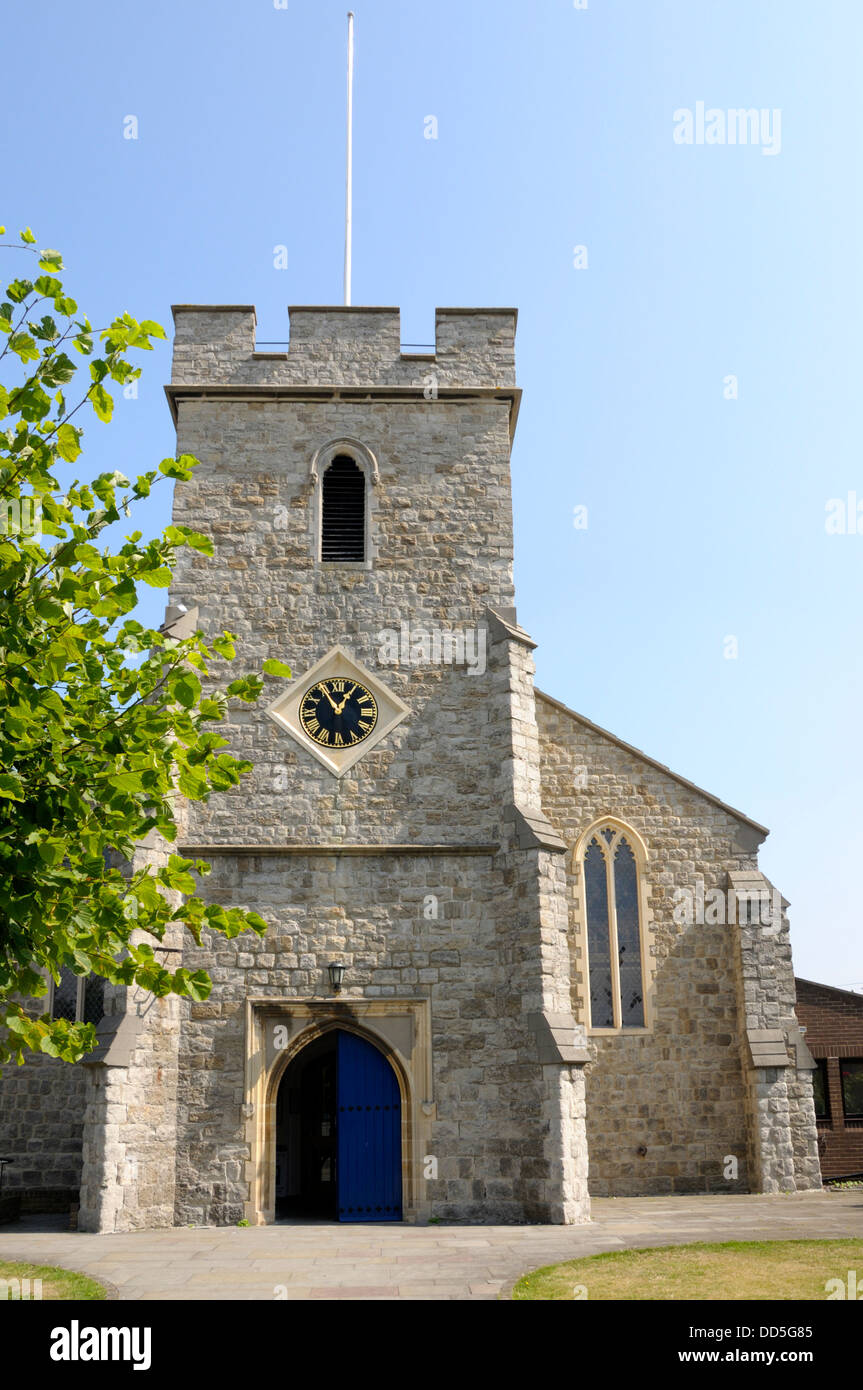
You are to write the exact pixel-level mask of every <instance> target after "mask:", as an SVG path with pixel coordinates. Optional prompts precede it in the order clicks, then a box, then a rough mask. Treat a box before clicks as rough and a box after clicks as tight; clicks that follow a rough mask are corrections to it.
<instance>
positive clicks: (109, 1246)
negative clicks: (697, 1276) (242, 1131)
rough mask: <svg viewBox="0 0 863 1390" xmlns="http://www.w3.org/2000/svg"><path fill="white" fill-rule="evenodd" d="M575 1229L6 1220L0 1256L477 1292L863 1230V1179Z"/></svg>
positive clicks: (190, 1281) (242, 1286)
mask: <svg viewBox="0 0 863 1390" xmlns="http://www.w3.org/2000/svg"><path fill="white" fill-rule="evenodd" d="M592 1214H593V1220H592V1221H591V1222H589V1223H588V1224H586V1225H581V1226H422V1227H419V1226H400V1225H397V1224H393V1225H390V1224H387V1225H383V1226H361V1225H356V1226H340V1225H338V1224H336V1223H332V1224H320V1225H313V1224H310V1223H307V1222H304V1223H301V1224H300V1223H298V1224H296V1225H294V1224H292V1223H287V1222H286V1223H284V1224H279V1225H276V1226H262V1227H257V1228H253V1227H247V1228H243V1229H237V1228H233V1227H230V1228H229V1227H219V1228H206V1229H196V1230H189V1229H187V1228H183V1229H174V1230H167V1231H139V1232H135V1233H132V1234H124V1235H101V1236H100V1235H85V1234H83V1233H82V1232H77V1231H56V1230H55V1231H47V1230H45V1229H44V1224H43V1225H42V1226H41V1228H40V1229H33V1230H31V1229H28V1228H27V1225H26V1224H25V1223H22V1224H21V1225H19V1226H13V1227H2V1228H0V1259H17V1260H30V1261H34V1262H36V1263H39V1264H57V1265H62V1266H65V1267H66V1268H67V1269H76V1270H80V1271H81V1272H82V1273H85V1274H90V1275H92V1276H93V1278H94V1279H100V1278H101V1279H104V1280H106V1281H107V1282H108V1283H109V1284H113V1285H114V1286H115V1287H116V1288H117V1290H118V1293H119V1297H120V1298H121V1299H124V1300H139V1299H140V1300H154V1299H167V1300H172V1301H173V1300H205V1301H210V1300H222V1301H223V1300H235V1299H242V1300H255V1299H260V1300H266V1301H270V1300H272V1299H274V1297H275V1294H276V1287H277V1286H278V1285H282V1286H284V1292H283V1294H282V1296H283V1297H284V1296H285V1294H286V1295H287V1299H288V1301H289V1302H295V1301H297V1300H301V1299H326V1300H335V1299H340V1300H341V1299H350V1300H357V1299H370V1300H386V1299H390V1300H393V1299H429V1300H444V1299H445V1300H452V1299H465V1300H484V1299H495V1298H500V1297H507V1296H508V1293H509V1290H510V1288H511V1286H512V1284H513V1282H514V1281H515V1280H516V1279H518V1278H519V1276H520V1275H522V1274H524V1273H526V1272H527V1271H528V1270H530V1269H536V1268H538V1267H539V1266H541V1265H546V1264H554V1263H556V1262H557V1261H560V1260H571V1259H577V1258H578V1257H579V1256H581V1255H595V1254H599V1253H600V1252H601V1251H604V1250H621V1249H631V1248H633V1247H638V1246H644V1245H680V1244H686V1243H688V1242H690V1241H699V1240H714V1241H717V1240H718V1241H723V1240H795V1239H798V1240H802V1239H805V1238H822V1239H823V1238H830V1237H833V1238H836V1237H843V1236H857V1237H860V1238H863V1190H857V1191H845V1192H841V1193H838V1192H834V1193H827V1192H816V1193H798V1194H794V1195H789V1196H769V1197H768V1196H739V1195H738V1196H728V1197H724V1196H710V1197H708V1196H705V1197H672V1198H669V1197H625V1198H620V1197H618V1198H601V1199H595V1200H594V1202H593V1205H592Z"/></svg>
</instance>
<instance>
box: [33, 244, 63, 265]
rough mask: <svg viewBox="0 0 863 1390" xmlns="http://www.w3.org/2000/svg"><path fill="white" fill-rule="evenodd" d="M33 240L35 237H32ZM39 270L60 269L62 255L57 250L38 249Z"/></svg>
mask: <svg viewBox="0 0 863 1390" xmlns="http://www.w3.org/2000/svg"><path fill="white" fill-rule="evenodd" d="M34 240H35V238H34ZM39 269H40V270H62V269H63V257H62V255H61V253H60V252H59V251H48V250H46V251H40V252H39Z"/></svg>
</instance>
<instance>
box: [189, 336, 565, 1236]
mask: <svg viewBox="0 0 863 1390" xmlns="http://www.w3.org/2000/svg"><path fill="white" fill-rule="evenodd" d="M176 322H177V343H176V358H175V371H174V380H175V383H178V385H177V386H176V390H175V399H176V405H177V411H178V449H179V451H182V452H190V453H193V454H196V455H197V456H198V457H199V458H200V459H201V460H202V465H201V468H200V469H198V470H197V472H196V475H195V478H194V481H193V482H192V483H190V484H188V485H184V486H182V487H178V488H177V490H176V496H175V511H174V517H175V521H177V522H178V523H180V524H186V525H191V526H194V527H195V528H196V529H199V530H203V531H206V532H208V533H209V534H211V535H212V536H213V539H214V542H215V555H214V557H212V558H210V559H204V558H203V557H200V556H197V555H195V554H193V553H192V552H188V551H184V552H181V553H180V558H179V563H178V566H177V569H176V573H175V583H174V586H173V587H172V591H171V598H172V602H173V603H182V604H185V605H186V606H187V607H188V608H192V607H196V608H197V609H198V614H199V622H200V625H201V626H202V627H203V628H204V630H205V631H209V632H215V631H219V630H221V629H222V628H223V627H227V628H229V629H230V630H231V631H232V632H234V633H236V634H237V637H238V642H237V646H238V648H239V650H240V651H241V653H242V657H241V661H242V663H243V667H244V669H245V668H252V667H256V666H258V665H259V663H260V662H261V661H262V660H264V659H266V658H267V657H276V658H278V659H280V660H282V661H287V662H288V663H289V664H290V665H291V667H292V669H293V671H294V673H295V675H296V676H301V675H302V673H303V672H304V671H305V670H306V669H308V668H309V667H310V666H312V665H313V664H314V663H315V662H316V661H318V659H319V658H321V657H322V656H323V655H325V654H326V652H327V651H328V650H329V649H330V648H331V647H332V646H334V645H336V644H340V645H342V646H343V647H345V648H347V650H348V651H349V652H350V653H351V654H352V655H353V656H354V657H355V658H356V659H358V660H359V661H360V662H362V663H364V664H365V665H366V666H368V667H369V668H370V669H371V670H372V671H374V672H375V674H376V675H377V676H378V677H379V678H380V679H381V680H382V681H384V682H385V683H386V684H387V685H389V686H390V688H391V689H392V690H393V691H394V693H395V694H396V695H398V696H399V697H400V698H401V699H403V700H404V701H406V702H407V704H408V706H409V708H410V715H409V717H408V718H407V719H405V721H404V722H403V723H402V724H400V725H399V726H398V728H396V729H395V731H394V732H393V733H391V734H389V735H388V736H387V737H386V738H385V739H384V740H383V741H382V742H381V743H379V744H378V745H377V746H375V747H374V748H373V749H372V750H371V751H370V752H369V753H368V754H367V755H366V756H365V757H363V758H361V760H360V761H359V762H358V763H357V764H356V765H355V766H354V767H353V768H352V769H351V770H350V771H349V772H348V773H346V774H345V775H344V776H343V777H342V778H341V779H338V780H337V779H335V778H333V776H332V775H331V774H330V773H329V772H328V771H327V770H326V769H324V768H322V767H321V765H320V764H319V763H318V762H317V761H316V759H314V758H313V757H312V756H310V754H309V753H308V752H306V751H303V750H301V749H300V748H299V747H298V745H297V744H296V743H295V742H294V741H293V740H292V739H291V738H290V737H289V736H288V735H287V734H286V733H285V732H284V731H283V730H281V729H280V728H278V727H276V726H275V725H274V724H273V722H272V721H271V720H270V719H268V718H267V716H266V713H265V710H264V708H263V705H264V703H265V701H262V702H261V707H259V708H256V709H249V708H245V707H241V708H240V709H239V710H232V711H231V714H230V718H229V720H228V721H227V723H226V724H225V725H224V726H223V731H224V732H225V734H226V736H228V737H229V738H230V741H231V747H232V750H233V751H235V752H237V753H239V754H241V755H248V756H249V757H250V759H251V760H252V761H253V762H254V764H255V770H254V773H253V774H251V775H250V776H249V777H248V778H247V779H244V782H243V785H242V786H241V787H240V788H239V789H237V790H236V791H235V792H232V793H229V794H226V795H224V796H219V797H214V798H213V800H212V802H211V803H210V804H209V805H207V806H202V805H192V806H190V807H189V808H188V826H187V830H186V832H185V840H186V848H187V849H188V851H189V853H190V854H191V853H192V852H197V851H198V850H199V849H200V848H202V847H211V848H214V850H215V852H214V854H213V863H214V873H213V875H212V876H211V877H210V878H209V879H207V880H205V882H204V884H203V892H204V894H205V895H207V896H211V897H212V898H213V900H215V901H220V902H226V903H228V902H230V903H235V904H241V905H243V906H246V907H250V908H255V909H256V910H257V911H259V912H260V913H261V915H262V916H263V917H264V918H265V919H266V920H267V921H268V922H269V923H270V930H269V932H268V934H267V936H266V937H265V938H264V939H263V940H257V939H255V938H253V937H242V938H239V939H238V940H236V941H234V942H227V941H224V940H223V939H220V938H215V937H213V936H211V935H208V936H207V938H206V940H205V942H204V944H203V946H202V948H201V950H197V949H196V948H195V947H194V946H191V945H189V944H188V943H187V946H186V950H185V953H184V958H183V963H184V965H186V966H188V967H189V968H191V969H196V968H198V967H199V966H204V967H205V968H207V969H208V970H209V971H210V973H211V975H212V978H213V980H214V989H213V993H212V996H211V998H210V1000H208V1001H207V1003H206V1004H200V1005H192V1006H190V1007H187V1009H186V1010H185V1014H184V1018H183V1021H182V1026H181V1042H180V1049H181V1050H180V1067H179V1121H178V1135H179V1137H178V1159H177V1207H176V1213H177V1217H176V1219H177V1220H178V1221H185V1220H192V1221H207V1222H230V1221H234V1220H236V1219H239V1216H240V1215H241V1214H243V1213H244V1212H245V1210H246V1206H245V1204H246V1203H247V1202H248V1201H249V1198H250V1194H249V1182H248V1172H247V1166H246V1165H247V1162H248V1160H249V1150H248V1125H249V1123H250V1115H249V1113H248V1112H249V1109H250V1104H249V1102H248V1099H247V1089H246V1088H247V1082H246V1078H245V1074H244V1068H245V1066H246V1065H247V1058H246V1049H245V1041H246V1040H245V1038H244V1031H245V1028H246V1022H245V1018H246V1014H245V1011H246V1001H247V1000H248V999H250V998H251V997H255V998H257V999H261V998H263V999H265V1000H268V999H272V1000H274V1001H278V1000H283V1001H290V1000H301V1001H303V1000H316V999H317V1000H320V999H321V997H325V996H326V992H327V989H328V985H327V978H326V966H327V964H328V963H329V962H330V961H331V960H332V959H334V958H336V959H339V960H341V961H343V962H344V963H345V964H346V965H347V967H348V973H347V978H346V981H345V987H344V990H343V993H342V996H341V1003H343V1004H344V1005H345V1006H347V1007H350V1005H351V1002H352V1001H353V1000H363V999H364V1000H368V999H376V998H389V999H393V1000H407V1001H411V1000H417V999H419V1000H426V999H427V1000H429V1001H430V1005H431V1019H432V1040H431V1042H432V1054H433V1055H432V1085H433V1095H432V1096H429V1097H425V1098H424V1099H425V1100H427V1102H428V1104H429V1114H428V1121H429V1139H428V1143H429V1148H428V1153H429V1154H430V1155H432V1156H434V1157H435V1158H437V1160H438V1173H439V1176H438V1178H437V1180H432V1181H430V1182H429V1183H428V1186H427V1188H426V1189H424V1198H425V1201H426V1203H427V1209H428V1210H430V1211H433V1212H434V1213H436V1214H438V1215H440V1216H442V1217H445V1218H447V1219H461V1220H474V1221H517V1220H554V1221H572V1220H583V1219H584V1218H585V1216H586V1212H587V1196H586V1183H585V1161H586V1154H585V1142H584V1129H583V1109H584V1098H583V1078H582V1073H581V1062H583V1060H584V1056H583V1052H580V1051H579V1047H578V1041H579V1040H578V1037H577V1036H576V1034H577V1031H578V1030H577V1029H576V1027H575V1023H574V1020H572V1019H571V1015H569V1013H568V1010H569V984H568V974H567V971H568V965H569V958H568V953H567V951H566V922H565V898H564V896H563V890H564V883H565V880H564V876H563V869H562V863H561V859H562V849H563V846H562V845H561V844H560V843H559V842H558V841H557V840H556V839H555V837H554V836H553V835H552V836H551V842H550V843H546V841H545V840H544V839H543V834H542V826H541V824H540V820H541V809H540V805H539V770H538V762H537V759H538V739H537V735H536V727H535V721H534V715H533V691H532V679H531V678H532V669H533V668H532V662H530V661H529V657H528V656H527V655H526V650H525V644H524V637H525V635H524V634H521V633H520V632H519V631H518V630H517V628H516V627H512V626H508V624H507V622H506V621H504V622H503V624H500V623H499V622H498V620H497V619H496V618H495V617H494V616H493V614H492V613H490V610H495V611H501V612H504V613H506V614H509V615H510V617H511V619H512V623H514V612H512V603H513V586H512V513H511V500H510V479H509V449H510V435H511V429H512V424H513V393H512V391H511V390H510V391H509V392H508V393H502V394H498V392H497V388H498V387H504V386H511V382H512V370H513V369H512V341H513V333H514V324H515V319H514V314H513V313H512V312H511V311H499V312H498V311H486V310H478V311H471V312H469V313H459V312H457V311H438V326H437V338H438V342H437V349H438V351H437V361H436V362H435V361H431V360H430V359H428V358H426V359H422V360H416V359H409V358H402V357H401V356H400V354H399V351H398V338H399V333H398V316H397V313H396V312H395V311H391V310H380V311H369V310H356V311H344V310H340V309H335V310H329V309H321V310H304V311H296V310H294V311H292V331H291V347H290V351H289V352H288V354H287V355H283V356H281V357H278V356H277V357H272V358H266V359H260V358H259V357H253V356H252V346H253V344H252V334H253V332H254V320H253V317H252V315H251V311H246V310H242V309H240V310H237V311H230V310H228V311H222V310H220V311H218V312H215V313H211V312H210V311H202V310H194V309H182V310H178V311H177V314H176ZM430 368H434V369H435V372H436V374H437V375H436V378H435V380H436V382H437V383H438V384H440V385H441V394H440V395H439V396H437V397H436V396H435V394H434V393H430V396H429V398H426V397H425V396H424V394H423V393H422V391H420V390H418V389H417V387H418V386H419V385H421V383H422V382H423V380H424V376H425V374H426V373H427V371H428V370H429V369H430ZM202 382H203V383H211V382H212V383H216V384H219V383H221V385H222V386H223V387H224V389H225V391H226V393H227V394H223V395H220V394H219V392H218V390H214V391H213V392H211V393H209V392H208V394H207V396H206V398H205V399H200V398H199V397H198V396H197V395H196V391H195V389H188V390H186V389H184V388H195V387H196V385H199V384H200V383H202ZM334 383H338V384H344V385H345V386H346V387H347V386H351V385H353V386H355V387H358V386H360V387H361V386H365V385H367V386H369V387H370V388H373V389H369V390H368V391H367V392H365V393H364V392H363V391H361V390H359V389H357V390H354V391H353V392H351V391H348V390H346V391H345V392H344V393H342V392H341V390H339V392H338V393H336V392H334V391H332V390H326V391H321V392H317V391H316V388H317V387H318V386H320V385H321V384H324V385H326V386H329V387H331V386H332V385H333V384H334ZM263 386H266V387H267V388H268V390H270V391H271V394H269V395H267V394H264V395H263V396H261V397H258V396H256V395H255V394H254V389H252V390H248V389H247V388H249V387H252V388H257V387H263ZM405 387H410V388H411V389H410V390H407V391H405V390H403V388H405ZM244 392H245V394H244ZM447 392H449V394H447ZM338 438H350V439H354V440H359V441H360V442H361V443H362V444H363V445H364V446H365V447H366V448H367V449H368V450H370V451H371V452H372V453H373V454H374V456H375V458H376V460H377V463H378V467H379V478H378V481H377V482H375V483H370V484H369V505H370V514H371V545H372V557H373V558H372V559H371V560H370V562H369V563H368V564H366V565H363V564H356V565H354V566H343V565H338V566H335V565H326V564H321V563H319V562H318V561H317V559H316V547H315V536H314V528H315V519H316V489H317V488H318V487H319V482H318V480H317V479H316V478H315V477H314V476H313V473H312V468H311V462H312V460H313V458H314V456H315V453H316V451H317V450H319V449H320V448H321V446H322V445H324V444H326V443H328V442H329V441H331V440H333V439H338ZM403 624H407V625H409V628H410V629H411V630H412V631H413V632H416V631H418V630H419V631H428V632H441V631H449V632H469V633H471V634H472V635H473V639H474V641H475V642H477V643H479V642H480V641H481V642H482V644H483V646H482V648H480V650H482V651H483V652H484V660H483V662H482V665H481V667H480V665H477V669H476V673H475V674H471V672H470V670H469V669H468V668H467V667H466V666H464V665H446V664H435V663H434V662H428V661H420V662H418V663H415V662H413V661H411V660H410V658H408V659H405V656H404V653H402V654H401V655H400V657H399V661H398V663H397V664H395V665H393V664H391V663H390V661H389V659H388V658H387V657H386V656H385V654H384V645H383V644H384V633H385V631H386V630H389V631H392V632H397V633H398V632H400V630H401V628H402V625H403ZM528 645H530V644H529V639H528ZM283 688H284V687H283V684H282V683H281V682H276V681H272V682H271V684H270V690H271V693H270V694H269V698H274V697H275V695H276V694H277V693H279V692H280V691H281V690H282V689H283ZM268 693H269V692H268ZM531 728H532V730H533V732H532V735H531V732H530V731H531ZM525 815H527V816H528V818H529V819H530V821H531V823H532V824H534V826H535V827H536V826H539V832H540V833H539V834H538V835H537V834H535V833H534V832H533V831H525V828H524V827H525V824H527V822H524V816H525ZM519 817H521V819H519ZM239 845H243V846H249V847H257V849H258V853H257V854H255V853H251V852H250V853H247V854H242V853H237V852H236V849H235V848H234V847H236V846H239ZM411 845H413V846H417V847H418V848H416V849H415V850H413V851H409V850H407V851H406V850H405V848H404V847H405V846H408V847H409V846H411ZM426 845H428V846H429V847H433V846H441V845H442V846H446V847H447V850H448V852H447V853H445V854H443V853H434V854H430V853H424V852H423V849H422V846H426ZM399 846H401V847H402V848H401V849H397V848H396V847H399ZM315 847H318V848H317V849H316V848H315ZM388 847H390V848H388ZM300 848H303V849H304V850H306V851H307V852H306V853H303V854H299V853H296V852H292V853H287V852H286V851H287V850H288V849H291V850H293V851H297V850H298V849H300ZM342 848H343V849H344V851H345V852H344V853H339V852H336V851H338V850H339V849H342ZM204 852H205V850H204ZM430 897H432V898H434V899H436V901H437V915H436V916H429V915H428V914H427V913H426V911H425V910H424V908H425V904H426V903H427V901H428V899H429V898H430ZM251 1122H252V1123H254V1120H251ZM255 1216H256V1219H259V1213H257V1212H256V1213H255Z"/></svg>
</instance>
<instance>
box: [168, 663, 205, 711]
mask: <svg viewBox="0 0 863 1390" xmlns="http://www.w3.org/2000/svg"><path fill="white" fill-rule="evenodd" d="M171 692H172V694H173V696H174V698H175V699H176V700H177V701H178V703H179V704H181V705H182V706H183V708H184V709H192V708H193V707H194V706H195V705H196V704H197V702H198V700H199V699H200V698H201V682H200V681H199V680H198V677H197V676H196V675H194V674H193V673H192V672H191V671H183V672H182V673H181V674H180V675H178V676H175V677H174V679H173V681H172V682H171Z"/></svg>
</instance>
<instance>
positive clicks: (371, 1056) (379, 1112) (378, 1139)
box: [337, 1032, 402, 1221]
mask: <svg viewBox="0 0 863 1390" xmlns="http://www.w3.org/2000/svg"><path fill="white" fill-rule="evenodd" d="M338 1044H339V1045H338V1081H337V1105H338V1170H337V1172H338V1189H339V1196H338V1210H339V1220H340V1221H400V1220H401V1216H402V1124H401V1118H402V1117H401V1096H400V1094H399V1086H398V1081H397V1080H396V1074H395V1072H394V1071H393V1069H392V1067H391V1066H390V1064H389V1062H388V1061H387V1059H386V1057H384V1055H383V1053H382V1052H379V1051H378V1049H377V1048H376V1047H373V1046H372V1044H371V1043H367V1042H366V1041H365V1040H364V1039H363V1038H358V1037H357V1035H356V1034H355V1033H342V1032H340V1033H339V1035H338Z"/></svg>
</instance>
